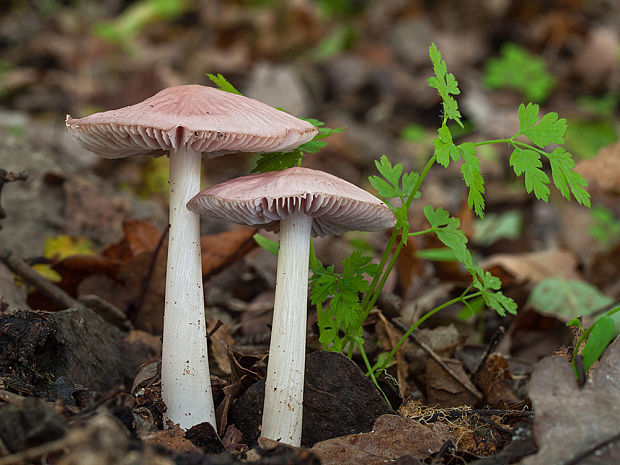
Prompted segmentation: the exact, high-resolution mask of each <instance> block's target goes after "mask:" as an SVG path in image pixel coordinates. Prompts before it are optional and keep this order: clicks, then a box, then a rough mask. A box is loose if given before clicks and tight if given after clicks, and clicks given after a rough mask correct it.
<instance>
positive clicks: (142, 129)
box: [66, 85, 318, 158]
mask: <svg viewBox="0 0 620 465" xmlns="http://www.w3.org/2000/svg"><path fill="white" fill-rule="evenodd" d="M66 124H67V129H68V130H69V133H70V134H71V135H72V136H73V137H75V138H76V139H77V140H78V142H79V143H80V145H82V146H83V147H84V148H86V149H87V150H90V151H91V152H94V153H97V154H99V155H101V156H103V157H106V158H122V157H127V156H129V155H138V154H149V153H158V152H159V153H161V152H163V151H170V150H173V149H174V150H178V149H179V148H185V149H187V150H193V151H196V152H200V153H205V154H207V155H208V156H209V157H215V156H218V155H223V154H225V153H230V152H238V151H243V152H280V151H288V150H292V149H294V148H296V147H297V146H299V145H301V144H304V143H305V142H308V141H309V140H310V139H312V138H313V137H314V136H315V135H316V133H317V132H318V130H317V128H315V127H314V126H313V125H312V124H310V123H308V122H307V121H303V120H300V119H299V118H296V117H294V116H292V115H290V114H288V113H285V112H283V111H280V110H276V109H275V108H273V107H270V106H269V105H266V104H264V103H261V102H259V101H257V100H253V99H251V98H247V97H243V96H241V95H237V94H231V93H230V92H224V91H221V90H217V89H214V88H212V87H206V86H200V85H185V86H176V87H170V88H168V89H164V90H162V91H160V92H158V93H157V94H155V95H153V96H152V97H150V98H148V99H146V100H144V101H142V102H140V103H136V104H135V105H131V106H128V107H124V108H120V109H118V110H110V111H104V112H101V113H95V114H92V115H90V116H86V117H85V118H80V119H74V118H71V117H70V116H67V121H66Z"/></svg>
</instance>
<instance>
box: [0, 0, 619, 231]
mask: <svg viewBox="0 0 620 465" xmlns="http://www.w3.org/2000/svg"><path fill="white" fill-rule="evenodd" d="M1 3H2V8H0V106H1V109H2V113H1V116H0V126H1V127H2V128H5V130H7V131H9V132H11V133H12V134H20V133H23V131H24V127H23V126H24V125H25V124H29V123H30V122H32V121H39V122H42V121H46V122H52V123H53V124H54V125H55V127H56V128H57V129H56V131H57V133H61V132H62V131H63V127H62V122H63V119H64V117H65V114H67V113H70V114H72V115H73V116H75V117H78V116H84V115H86V114H88V113H91V112H93V111H99V110H104V109H111V108H117V107H121V106H125V105H128V104H131V103H135V102H137V101H140V100H142V99H144V98H147V97H149V96H150V95H152V94H154V93H155V92H157V91H158V90H160V89H162V88H164V87H167V86H172V85H178V84H184V83H199V84H204V85H210V81H209V80H208V78H207V77H206V73H222V74H223V75H224V76H226V77H227V78H228V79H229V80H230V81H231V82H232V83H233V84H234V85H235V86H236V87H237V88H239V89H240V90H241V91H242V92H243V93H244V94H246V95H248V96H250V97H254V98H257V99H259V100H262V101H265V102H266V103H268V104H271V105H274V106H279V107H282V108H283V109H285V110H286V111H289V112H291V113H293V114H295V115H297V116H300V117H316V118H318V119H320V120H322V121H326V123H327V125H328V126H330V127H340V126H343V127H344V128H345V129H344V132H343V133H342V134H337V135H334V136H332V137H331V138H330V139H329V142H330V145H329V146H328V147H327V149H325V150H323V151H322V152H320V153H318V154H313V155H311V156H309V157H308V160H307V161H306V164H307V165H308V166H310V167H316V168H321V167H326V166H328V167H329V170H330V171H331V172H333V173H335V174H337V175H340V176H343V177H345V178H347V179H350V180H352V181H355V182H358V183H359V184H361V185H363V186H365V187H368V185H367V184H366V183H365V176H366V175H367V174H369V173H370V172H371V171H372V160H374V159H376V158H378V157H379V156H380V155H381V154H382V153H388V154H389V155H390V157H391V158H392V160H394V161H395V162H400V163H403V165H404V166H405V168H406V169H410V168H414V169H415V168H418V167H419V166H420V164H421V163H423V161H424V160H425V159H426V157H427V156H428V154H429V153H430V151H431V150H432V143H431V141H432V138H433V137H434V134H435V131H436V128H437V126H438V122H439V116H440V111H441V110H440V105H439V103H440V102H439V98H438V96H437V95H436V93H435V92H434V90H433V89H430V88H429V87H428V86H427V85H426V81H425V80H426V78H427V77H428V76H429V75H430V72H431V71H430V63H429V60H428V46H429V44H430V43H431V42H435V43H437V45H438V47H439V49H440V50H441V51H442V53H443V55H444V57H445V59H446V61H447V63H448V67H449V69H450V70H451V72H453V73H454V74H455V76H456V77H457V79H458V80H459V82H460V85H461V88H462V89H463V93H462V95H461V96H460V104H461V109H462V112H463V114H464V123H465V125H464V128H463V129H460V128H459V130H458V138H459V139H460V140H466V139H467V138H468V137H477V138H490V139H492V138H500V137H505V136H506V135H508V134H511V133H513V132H514V131H513V129H514V128H515V127H516V124H517V122H516V108H517V107H518V105H519V103H521V102H525V101H530V100H532V101H536V102H538V103H540V104H542V106H543V110H544V111H556V112H558V113H559V114H560V115H561V116H562V117H566V118H567V119H568V121H569V132H568V136H567V147H568V148H569V150H571V151H572V152H573V153H574V155H575V156H576V157H577V159H585V158H590V157H593V156H594V155H595V154H596V153H597V152H598V151H599V150H600V149H601V148H602V147H605V146H608V145H610V144H612V143H614V142H615V141H617V139H618V101H619V95H620V91H619V89H620V38H619V32H618V31H620V3H619V2H615V1H611V0H592V1H586V0H550V1H546V2H539V1H535V0H524V1H516V0H494V1H488V2H479V1H473V0H461V1H456V0H437V1H428V0H426V1H425V0H382V1H380V2H372V1H369V0H291V1H284V0H227V1H223V0H222V1H217V0H198V1H188V0H139V1H123V0H101V1H94V0H3V1H2V2H1ZM454 129H456V128H454ZM58 137H61V136H58ZM506 156H507V153H504V152H501V151H498V150H497V149H495V148H491V149H489V150H488V151H487V152H485V154H484V156H483V159H484V160H483V171H485V176H486V177H487V182H488V183H489V185H490V186H493V185H494V183H497V185H498V186H500V188H499V190H501V191H506V190H508V191H510V185H511V183H514V180H513V179H512V178H510V177H507V176H506V171H505V170H504V168H503V167H505V166H506V165H505V158H506ZM227 160H228V159H227ZM233 160H234V161H233V162H232V163H228V162H226V161H224V159H216V160H212V161H210V162H209V163H210V165H209V166H210V168H209V169H208V170H207V173H208V174H207V176H208V177H209V181H210V182H211V181H216V180H220V179H224V178H227V177H231V176H235V175H240V174H246V173H247V172H248V171H249V169H250V167H251V166H253V161H252V160H251V159H250V158H249V157H237V158H233ZM336 160H337V161H336ZM340 161H341V162H340ZM124 163H126V164H128V165H131V164H132V163H133V162H132V161H128V162H124ZM109 166H110V165H106V164H105V162H103V163H101V165H100V167H99V169H100V171H101V173H105V172H106V170H108V171H107V172H108V174H110V172H109V170H111V169H112V168H110V167H109ZM113 170H114V176H116V179H115V181H116V183H117V185H118V186H120V187H121V188H126V189H129V190H132V191H134V192H135V193H137V194H138V195H140V196H143V197H145V196H146V197H148V196H149V195H153V194H156V195H158V196H162V197H165V195H166V194H165V191H166V189H167V184H166V170H167V165H166V163H165V161H163V160H162V161H152V162H149V163H146V164H143V165H142V166H141V168H140V170H139V173H138V174H136V172H135V170H133V171H132V170H130V169H125V168H118V169H117V168H116V167H115V168H113ZM440 176H443V178H445V179H448V178H449V177H450V176H452V177H458V176H459V174H458V173H457V172H451V171H449V172H448V174H443V175H440ZM448 186H452V184H450V183H449V184H448ZM501 186H504V187H501ZM506 186H507V187H506ZM444 187H445V186H444ZM454 189H456V190H455V191H454V192H452V191H451V190H450V188H448V189H446V191H447V193H446V192H444V193H443V194H442V196H443V197H445V198H443V199H440V198H438V199H437V200H438V201H442V202H444V203H445V202H447V204H448V206H452V209H453V210H454V209H455V208H458V205H459V202H460V200H461V198H462V190H461V189H460V187H458V186H456V185H455V187H454ZM491 195H495V194H494V190H493V189H491V190H490V193H489V196H491ZM502 196H503V197H505V196H506V194H505V193H504V194H501V195H499V194H498V198H500V197H501V198H503V197H502ZM489 200H490V203H489V205H490V208H491V213H493V211H492V210H493V208H494V202H493V199H492V198H491V199H489ZM498 202H499V201H498ZM498 205H503V204H502V203H501V202H499V203H498ZM603 206H605V205H603ZM606 208H608V209H609V208H610V206H609V205H606ZM610 211H612V214H613V215H616V216H618V215H620V212H617V211H616V210H614V209H613V208H612V209H611V210H610ZM498 213H504V212H502V211H499V212H498ZM507 218H509V219H510V221H508V220H506V221H507V222H505V223H504V222H502V223H501V224H502V225H503V226H502V228H500V231H504V230H505V228H507V227H508V226H510V227H513V228H517V225H518V224H521V223H522V222H524V221H526V219H523V220H520V221H519V222H516V221H514V217H513V216H510V215H509V216H508V217H507ZM506 225H508V226H506ZM511 225H512V226H511ZM487 229H488V230H489V231H492V230H493V229H494V228H493V227H492V228H487ZM523 229H524V228H519V231H522V230H523ZM525 229H527V228H525ZM526 233H527V232H524V234H526ZM484 241H485V239H483V242H484ZM486 241H488V239H486Z"/></svg>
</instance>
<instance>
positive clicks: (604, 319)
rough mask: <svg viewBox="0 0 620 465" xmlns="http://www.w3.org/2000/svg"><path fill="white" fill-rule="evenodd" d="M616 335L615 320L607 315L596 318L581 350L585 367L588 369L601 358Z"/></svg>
mask: <svg viewBox="0 0 620 465" xmlns="http://www.w3.org/2000/svg"><path fill="white" fill-rule="evenodd" d="M614 336H615V329H614V320H612V319H611V318H610V317H608V316H605V315H603V316H601V317H600V318H599V319H598V320H596V322H595V323H594V326H593V328H592V332H591V333H590V336H589V337H588V339H587V341H586V344H585V346H584V347H583V350H582V351H581V355H582V356H583V368H584V369H585V370H586V371H588V370H589V369H590V367H591V366H592V364H593V363H594V362H596V361H597V360H598V359H599V357H600V356H601V354H602V353H603V351H604V350H605V348H606V347H607V346H608V345H609V343H610V342H611V340H612V339H613V337H614Z"/></svg>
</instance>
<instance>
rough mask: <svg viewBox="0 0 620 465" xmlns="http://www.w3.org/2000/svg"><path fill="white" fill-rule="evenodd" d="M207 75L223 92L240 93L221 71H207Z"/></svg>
mask: <svg viewBox="0 0 620 465" xmlns="http://www.w3.org/2000/svg"><path fill="white" fill-rule="evenodd" d="M207 77H208V78H209V79H211V81H212V82H213V83H214V84H215V85H216V86H217V88H218V89H220V90H223V91H224V92H230V93H231V94H237V95H241V92H239V91H238V90H237V89H235V86H233V85H232V84H231V83H230V82H229V81H228V80H227V79H226V78H225V77H224V76H223V75H222V74H221V73H217V75H215V74H210V73H207Z"/></svg>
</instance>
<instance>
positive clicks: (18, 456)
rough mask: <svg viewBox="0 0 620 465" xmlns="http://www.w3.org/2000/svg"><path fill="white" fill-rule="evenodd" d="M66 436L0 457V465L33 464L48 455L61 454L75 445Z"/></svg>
mask: <svg viewBox="0 0 620 465" xmlns="http://www.w3.org/2000/svg"><path fill="white" fill-rule="evenodd" d="M68 439H69V438H67V437H66V436H65V437H63V438H60V439H56V440H55V441H50V442H46V443H43V444H39V445H38V446H34V447H31V448H30V449H27V450H24V451H21V452H17V453H15V454H12V455H7V456H6V457H0V465H22V464H25V463H27V462H31V461H33V460H35V459H38V458H39V457H43V456H44V455H48V454H51V453H54V452H60V451H62V450H64V449H65V448H68V447H70V446H72V445H74V444H75V440H73V439H72V440H68Z"/></svg>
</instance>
